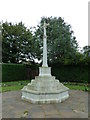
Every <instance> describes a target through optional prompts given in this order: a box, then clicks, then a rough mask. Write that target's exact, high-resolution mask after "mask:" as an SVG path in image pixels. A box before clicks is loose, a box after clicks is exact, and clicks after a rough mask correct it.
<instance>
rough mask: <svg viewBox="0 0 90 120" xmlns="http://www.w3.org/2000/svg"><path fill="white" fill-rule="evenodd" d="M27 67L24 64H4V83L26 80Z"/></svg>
mask: <svg viewBox="0 0 90 120" xmlns="http://www.w3.org/2000/svg"><path fill="white" fill-rule="evenodd" d="M25 78H26V67H25V65H23V64H2V82H6V81H7V82H9V81H17V80H24V79H25Z"/></svg>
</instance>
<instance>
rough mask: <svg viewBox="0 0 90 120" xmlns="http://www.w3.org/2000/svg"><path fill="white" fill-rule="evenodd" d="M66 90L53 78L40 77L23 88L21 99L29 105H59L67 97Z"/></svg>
mask: <svg viewBox="0 0 90 120" xmlns="http://www.w3.org/2000/svg"><path fill="white" fill-rule="evenodd" d="M68 90H69V89H68V88H67V87H65V86H64V85H63V84H62V83H60V82H59V80H57V79H55V76H50V75H45V76H43V75H40V76H36V77H35V79H33V80H32V81H31V83H28V85H27V86H24V88H23V89H22V99H24V100H27V101H30V102H31V103H59V102H62V101H64V100H66V99H67V98H68V97H69V93H68Z"/></svg>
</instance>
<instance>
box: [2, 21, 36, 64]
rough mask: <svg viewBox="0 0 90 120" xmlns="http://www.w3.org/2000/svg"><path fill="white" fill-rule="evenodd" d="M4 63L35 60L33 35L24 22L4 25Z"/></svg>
mask: <svg viewBox="0 0 90 120" xmlns="http://www.w3.org/2000/svg"><path fill="white" fill-rule="evenodd" d="M2 36H3V37H2V61H3V62H4V63H8V62H10V63H19V62H20V61H21V62H23V61H26V60H27V59H29V60H30V61H32V60H33V56H34V55H33V42H32V39H33V38H32V33H31V31H30V30H29V29H27V28H26V27H25V26H24V24H23V23H22V22H20V23H18V24H12V23H8V22H5V23H3V24H2Z"/></svg>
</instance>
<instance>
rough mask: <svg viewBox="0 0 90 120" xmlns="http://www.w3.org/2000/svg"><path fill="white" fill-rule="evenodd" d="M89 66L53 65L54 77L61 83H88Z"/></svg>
mask: <svg viewBox="0 0 90 120" xmlns="http://www.w3.org/2000/svg"><path fill="white" fill-rule="evenodd" d="M88 71H89V67H88V65H58V66H55V65H52V75H54V76H56V78H57V79H59V80H60V82H79V83H88V82H89V81H88Z"/></svg>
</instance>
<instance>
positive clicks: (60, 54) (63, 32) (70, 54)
mask: <svg viewBox="0 0 90 120" xmlns="http://www.w3.org/2000/svg"><path fill="white" fill-rule="evenodd" d="M44 21H46V23H49V26H48V27H47V44H48V45H47V47H48V60H49V62H52V63H53V62H59V63H63V64H68V63H71V62H72V61H73V62H74V60H75V54H76V51H78V43H77V41H76V37H74V35H73V31H72V29H71V26H70V25H69V24H67V23H65V21H64V20H63V19H62V18H61V17H59V18H56V17H54V18H53V17H48V18H45V17H42V18H41V22H40V24H39V25H38V26H37V28H36V31H35V33H34V34H35V36H34V39H35V42H36V44H37V45H36V46H37V49H38V50H39V51H38V50H37V58H39V59H41V55H42V43H43V27H42V26H43V23H44Z"/></svg>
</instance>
